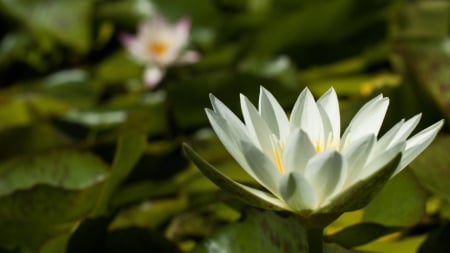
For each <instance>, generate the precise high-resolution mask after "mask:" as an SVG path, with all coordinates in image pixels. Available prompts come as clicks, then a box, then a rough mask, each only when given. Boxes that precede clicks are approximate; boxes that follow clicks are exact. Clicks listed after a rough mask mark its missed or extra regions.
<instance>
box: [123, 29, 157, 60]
mask: <svg viewBox="0 0 450 253" xmlns="http://www.w3.org/2000/svg"><path fill="white" fill-rule="evenodd" d="M119 40H120V42H121V43H122V44H123V45H124V47H125V49H126V50H127V51H128V53H129V54H130V56H131V58H132V59H133V60H135V61H136V62H138V63H140V64H145V63H148V62H151V58H149V57H148V53H147V52H146V50H145V48H144V47H143V45H142V43H141V42H140V41H139V39H138V38H137V37H135V36H133V35H130V34H127V33H123V34H120V36H119Z"/></svg>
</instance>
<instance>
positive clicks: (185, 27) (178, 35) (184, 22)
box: [174, 17, 191, 47]
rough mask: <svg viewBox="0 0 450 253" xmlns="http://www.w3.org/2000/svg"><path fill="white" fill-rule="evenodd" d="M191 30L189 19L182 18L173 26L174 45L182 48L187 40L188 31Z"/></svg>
mask: <svg viewBox="0 0 450 253" xmlns="http://www.w3.org/2000/svg"><path fill="white" fill-rule="evenodd" d="M190 29H191V19H190V18H188V17H184V18H182V19H180V20H179V21H178V22H177V24H176V25H175V38H174V39H175V43H177V44H178V45H177V46H178V47H183V46H184V45H185V44H186V43H187V41H188V38H189V30H190Z"/></svg>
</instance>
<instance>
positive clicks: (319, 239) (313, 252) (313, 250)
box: [306, 228, 323, 253]
mask: <svg viewBox="0 0 450 253" xmlns="http://www.w3.org/2000/svg"><path fill="white" fill-rule="evenodd" d="M306 236H307V239H308V248H309V251H308V252H309V253H323V228H308V229H307V230H306Z"/></svg>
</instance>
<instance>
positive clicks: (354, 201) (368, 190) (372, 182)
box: [315, 153, 402, 213]
mask: <svg viewBox="0 0 450 253" xmlns="http://www.w3.org/2000/svg"><path fill="white" fill-rule="evenodd" d="M401 158H402V154H401V153H399V154H398V155H397V156H396V157H395V158H394V159H392V160H391V161H390V162H389V163H387V164H386V165H385V166H384V167H383V168H381V169H380V170H378V171H377V172H375V173H373V174H372V175H371V176H370V177H368V178H366V179H363V180H361V181H359V182H357V183H355V184H354V185H352V186H351V187H349V188H348V189H347V190H345V191H343V192H342V193H341V194H339V195H337V196H336V197H335V198H333V199H332V200H331V201H330V204H328V205H326V206H324V207H322V208H320V209H319V210H317V211H316V212H315V213H343V212H348V211H354V210H358V209H361V208H363V207H365V206H366V205H367V204H368V203H369V202H370V201H371V200H372V199H373V198H374V197H375V195H376V194H377V193H378V192H380V191H381V189H382V188H383V186H384V185H385V184H386V183H387V181H388V180H389V179H390V178H391V176H392V174H393V173H394V171H395V169H396V168H397V167H398V164H399V163H400V160H401Z"/></svg>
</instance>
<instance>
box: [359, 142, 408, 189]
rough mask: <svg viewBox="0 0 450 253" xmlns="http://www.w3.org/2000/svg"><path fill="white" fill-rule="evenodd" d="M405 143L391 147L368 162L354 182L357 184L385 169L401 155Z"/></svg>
mask: <svg viewBox="0 0 450 253" xmlns="http://www.w3.org/2000/svg"><path fill="white" fill-rule="evenodd" d="M405 145H406V143H405V142H400V143H397V144H396V145H394V146H393V147H391V148H390V149H388V150H385V151H384V152H382V153H380V154H376V155H375V156H374V157H373V158H371V159H370V161H367V163H366V166H364V168H363V169H361V170H359V173H357V175H354V180H353V182H357V181H360V180H365V179H366V178H368V177H370V176H371V175H373V174H375V173H376V172H377V171H378V170H380V169H381V168H383V167H384V166H385V165H386V164H388V163H389V162H390V161H391V160H392V159H394V158H395V157H396V156H397V155H398V154H399V153H401V152H402V151H403V150H404V149H405Z"/></svg>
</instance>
